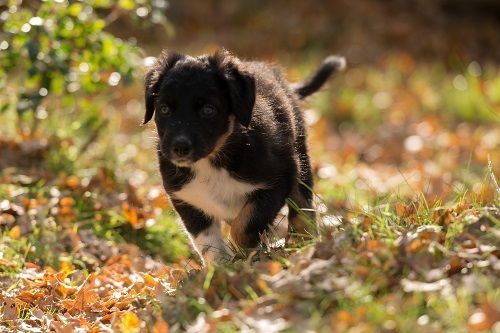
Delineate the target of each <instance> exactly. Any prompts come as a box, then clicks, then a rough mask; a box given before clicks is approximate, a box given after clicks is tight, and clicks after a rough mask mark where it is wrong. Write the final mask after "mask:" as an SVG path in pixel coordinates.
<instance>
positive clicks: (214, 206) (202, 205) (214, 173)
mask: <svg viewBox="0 0 500 333" xmlns="http://www.w3.org/2000/svg"><path fill="white" fill-rule="evenodd" d="M193 171H194V173H195V176H194V178H193V179H192V180H191V181H190V182H189V183H188V184H186V185H184V187H183V188H182V189H181V190H180V191H177V192H174V196H175V197H176V198H179V199H181V200H183V201H185V202H187V203H189V204H191V205H193V206H194V207H197V208H199V209H201V210H202V211H203V212H205V213H206V214H207V215H210V216H213V217H216V218H220V219H223V220H227V221H230V220H232V219H234V218H236V216H237V215H238V213H239V212H240V210H241V209H242V208H243V206H244V205H245V203H246V201H247V196H248V194H250V193H251V192H253V191H255V190H257V189H260V188H263V187H264V186H260V185H258V184H257V185H256V184H250V183H246V182H243V181H240V180H237V179H235V178H233V177H232V176H231V175H230V174H229V172H228V171H227V170H225V169H223V168H215V167H213V166H212V165H211V164H210V162H209V161H208V160H206V159H203V160H200V161H198V162H196V163H195V164H194V167H193Z"/></svg>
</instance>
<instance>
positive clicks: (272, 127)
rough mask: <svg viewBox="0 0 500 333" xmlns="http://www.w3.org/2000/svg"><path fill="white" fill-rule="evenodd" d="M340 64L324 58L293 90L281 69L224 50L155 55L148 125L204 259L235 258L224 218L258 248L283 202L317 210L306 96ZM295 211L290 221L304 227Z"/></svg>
mask: <svg viewBox="0 0 500 333" xmlns="http://www.w3.org/2000/svg"><path fill="white" fill-rule="evenodd" d="M344 65H345V61H344V59H343V58H339V57H333V56H332V57H328V58H327V59H326V60H325V61H324V62H323V63H322V65H321V66H320V68H319V69H318V70H317V71H316V72H315V73H314V74H313V75H312V76H311V77H310V78H309V79H307V80H306V81H305V82H303V83H301V84H299V85H297V86H295V87H292V86H291V85H290V84H289V83H288V82H287V81H286V80H285V79H284V77H283V75H282V73H281V70H280V69H279V68H277V67H274V66H271V65H268V64H265V63H261V62H246V61H242V60H240V59H238V58H237V57H235V56H233V55H231V54H230V53H229V52H227V51H219V52H217V53H215V54H213V55H202V56H199V57H190V56H186V55H180V54H175V53H167V52H164V53H162V54H161V55H160V56H159V57H158V58H157V60H156V62H155V64H154V65H153V66H152V67H151V68H150V70H149V72H148V73H147V74H146V84H145V85H146V87H145V97H146V115H145V119H144V123H147V122H148V121H149V120H151V118H153V115H154V116H155V122H156V127H157V131H158V135H159V143H158V158H159V162H160V171H161V175H162V178H163V185H164V187H165V190H166V191H167V193H168V195H169V196H170V199H171V201H172V203H173V205H174V206H175V209H176V211H177V212H178V213H179V215H180V217H181V218H182V221H183V223H184V226H185V228H186V229H187V231H188V232H189V234H190V236H191V237H192V240H193V242H194V246H195V248H196V249H197V251H199V252H200V254H201V255H202V256H203V258H204V260H205V261H206V262H213V261H219V260H221V259H228V258H230V256H231V251H230V249H229V247H228V246H227V245H226V243H225V242H224V241H223V239H222V236H221V230H220V228H221V224H220V223H221V221H226V222H227V223H228V224H230V225H231V238H232V240H233V241H234V242H235V243H236V244H238V245H240V246H242V247H253V246H255V245H257V244H258V242H259V236H260V234H261V233H262V232H263V231H265V230H266V229H268V227H269V226H270V225H271V224H272V223H273V221H274V219H275V217H276V215H277V214H278V212H279V211H280V209H281V208H282V207H283V206H284V205H285V203H286V199H287V198H290V199H291V201H293V202H294V203H295V204H296V205H298V206H299V207H300V208H301V209H303V210H304V211H307V212H309V214H310V215H311V216H313V215H314V213H311V212H312V211H313V205H312V199H313V197H312V193H311V190H310V189H311V188H312V185H313V179H312V173H311V165H310V161H309V156H308V152H307V144H306V129H305V124H304V119H303V115H302V112H301V107H300V100H301V99H303V98H304V97H306V96H308V95H310V94H312V93H314V92H315V91H316V90H318V89H319V88H320V87H321V86H322V85H323V84H324V83H325V81H326V80H327V79H328V77H329V76H330V75H331V74H332V73H333V72H334V71H336V70H338V69H341V68H342V67H344ZM289 211H290V213H289V222H290V225H291V227H293V228H296V229H298V230H301V231H302V230H304V229H305V223H304V221H302V220H301V219H300V217H299V214H298V213H297V211H296V210H295V209H290V210H289Z"/></svg>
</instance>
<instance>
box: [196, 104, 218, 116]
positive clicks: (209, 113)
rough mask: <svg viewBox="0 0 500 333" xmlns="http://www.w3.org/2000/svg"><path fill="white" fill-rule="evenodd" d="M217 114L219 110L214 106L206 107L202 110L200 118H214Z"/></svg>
mask: <svg viewBox="0 0 500 333" xmlns="http://www.w3.org/2000/svg"><path fill="white" fill-rule="evenodd" d="M216 113H217V110H216V109H215V108H214V107H213V106H212V105H204V106H203V107H202V108H201V110H200V116H202V117H203V118H212V117H213V116H215V114H216Z"/></svg>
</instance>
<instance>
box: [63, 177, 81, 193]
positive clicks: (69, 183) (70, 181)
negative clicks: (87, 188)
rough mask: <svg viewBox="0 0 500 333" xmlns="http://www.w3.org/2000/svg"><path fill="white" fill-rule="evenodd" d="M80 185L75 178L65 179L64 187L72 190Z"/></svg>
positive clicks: (78, 180)
mask: <svg viewBox="0 0 500 333" xmlns="http://www.w3.org/2000/svg"><path fill="white" fill-rule="evenodd" d="M79 185H80V179H78V177H77V176H69V177H68V178H66V186H67V187H69V188H70V189H72V190H74V189H76V188H77V187H78V186H79Z"/></svg>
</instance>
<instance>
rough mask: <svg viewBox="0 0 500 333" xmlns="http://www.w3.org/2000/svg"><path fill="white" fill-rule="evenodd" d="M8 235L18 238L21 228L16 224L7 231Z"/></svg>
mask: <svg viewBox="0 0 500 333" xmlns="http://www.w3.org/2000/svg"><path fill="white" fill-rule="evenodd" d="M9 237H10V238H13V239H19V238H20V237H21V228H20V227H19V226H18V225H16V226H15V227H13V228H12V229H10V231H9Z"/></svg>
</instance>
